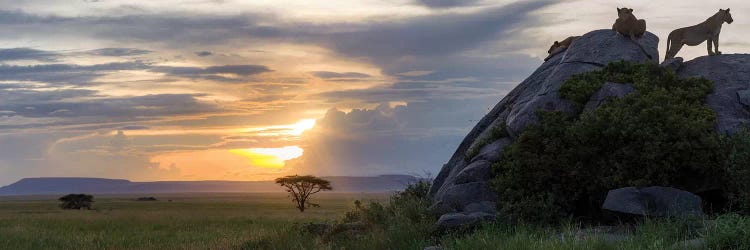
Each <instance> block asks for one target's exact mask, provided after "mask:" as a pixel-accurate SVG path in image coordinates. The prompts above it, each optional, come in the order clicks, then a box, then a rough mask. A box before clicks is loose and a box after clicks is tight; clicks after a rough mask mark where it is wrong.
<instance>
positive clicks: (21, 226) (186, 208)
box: [0, 193, 387, 249]
mask: <svg viewBox="0 0 750 250" xmlns="http://www.w3.org/2000/svg"><path fill="white" fill-rule="evenodd" d="M137 197H139V196H138V195H116V196H113V195H109V196H106V195H97V196H96V197H95V203H94V205H93V207H94V209H95V210H62V209H60V208H59V206H58V205H59V202H58V201H57V200H56V199H57V197H53V196H30V197H0V248H2V249H237V248H250V247H247V246H246V245H247V244H248V242H257V241H262V240H263V239H265V238H267V237H276V235H279V234H286V232H287V231H290V232H291V231H294V229H293V228H295V227H296V226H297V225H298V224H301V223H305V222H323V221H330V220H334V219H337V218H339V217H341V216H342V215H343V214H344V213H345V212H346V211H348V210H350V209H351V208H352V204H353V201H354V200H355V199H362V200H384V199H386V198H387V195H386V194H340V193H332V194H320V195H319V196H317V197H316V202H318V203H320V204H321V207H320V208H314V209H309V210H308V211H305V213H300V212H299V211H298V210H297V209H296V208H295V207H294V206H293V204H292V203H291V201H290V200H289V198H288V197H287V196H286V194H285V193H274V194H169V195H161V196H157V198H158V199H159V200H158V201H135V198H137ZM168 200H172V201H171V202H169V201H168ZM291 236H294V235H291ZM290 243H292V242H290ZM297 243H298V244H302V242H297Z"/></svg>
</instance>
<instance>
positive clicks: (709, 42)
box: [706, 37, 716, 56]
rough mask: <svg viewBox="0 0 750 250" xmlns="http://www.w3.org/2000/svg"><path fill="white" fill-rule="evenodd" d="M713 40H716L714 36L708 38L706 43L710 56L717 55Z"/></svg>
mask: <svg viewBox="0 0 750 250" xmlns="http://www.w3.org/2000/svg"><path fill="white" fill-rule="evenodd" d="M713 41H714V39H713V37H712V38H709V39H708V40H707V41H706V45H708V55H709V56H713V55H716V53H714V51H713V45H711V44H712V43H713Z"/></svg>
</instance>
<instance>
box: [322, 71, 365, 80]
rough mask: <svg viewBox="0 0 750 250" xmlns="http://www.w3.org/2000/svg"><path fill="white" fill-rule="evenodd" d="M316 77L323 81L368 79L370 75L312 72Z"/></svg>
mask: <svg viewBox="0 0 750 250" xmlns="http://www.w3.org/2000/svg"><path fill="white" fill-rule="evenodd" d="M310 73H312V74H313V75H314V76H316V77H319V78H322V79H336V78H368V77H370V75H368V74H364V73H359V72H344V73H338V72H331V71H313V72H310Z"/></svg>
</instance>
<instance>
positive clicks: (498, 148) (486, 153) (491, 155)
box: [471, 138, 513, 163]
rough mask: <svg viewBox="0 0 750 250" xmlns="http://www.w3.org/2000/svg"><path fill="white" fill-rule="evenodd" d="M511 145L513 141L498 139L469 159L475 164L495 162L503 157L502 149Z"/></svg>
mask: <svg viewBox="0 0 750 250" xmlns="http://www.w3.org/2000/svg"><path fill="white" fill-rule="evenodd" d="M511 143H513V140H512V139H510V138H502V139H499V140H497V141H495V142H493V143H490V144H487V145H486V146H484V147H483V148H482V149H480V150H479V154H478V155H477V156H475V157H474V158H472V159H471V162H477V161H488V162H490V163H492V162H497V161H499V160H500V157H502V155H503V149H505V146H508V145H510V144H511Z"/></svg>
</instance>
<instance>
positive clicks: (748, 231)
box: [706, 214, 750, 249]
mask: <svg viewBox="0 0 750 250" xmlns="http://www.w3.org/2000/svg"><path fill="white" fill-rule="evenodd" d="M706 241H707V243H708V247H710V249H750V217H745V216H740V215H737V214H725V215H722V216H719V217H718V218H716V220H715V225H714V226H713V227H712V228H710V229H709V231H708V232H707V234H706Z"/></svg>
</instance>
